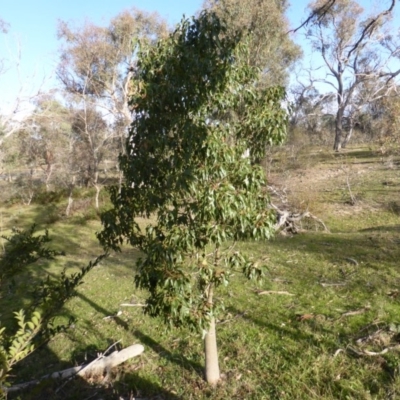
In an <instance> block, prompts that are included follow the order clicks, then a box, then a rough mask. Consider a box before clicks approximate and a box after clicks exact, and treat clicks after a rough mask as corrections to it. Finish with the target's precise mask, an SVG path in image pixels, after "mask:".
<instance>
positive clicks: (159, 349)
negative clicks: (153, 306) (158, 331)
mask: <svg viewBox="0 0 400 400" xmlns="http://www.w3.org/2000/svg"><path fill="white" fill-rule="evenodd" d="M132 333H133V334H134V335H135V336H136V337H137V338H138V339H139V340H140V343H142V344H143V345H145V346H148V347H150V348H151V349H152V350H153V351H154V352H155V353H157V354H158V355H159V356H160V357H162V358H165V359H166V360H168V361H169V362H173V363H175V364H177V365H178V366H179V367H183V368H185V369H186V370H187V371H189V372H193V371H195V372H196V373H197V374H199V375H202V376H203V372H204V367H203V366H202V365H200V364H199V363H197V362H194V361H191V360H189V359H187V358H186V357H185V356H184V355H183V354H182V352H179V353H176V352H175V353H173V352H171V351H170V350H167V349H166V348H165V347H163V346H162V345H161V344H160V343H159V342H157V341H156V340H154V339H152V338H151V337H150V336H148V335H146V334H145V333H143V332H142V331H140V330H138V329H136V330H134V331H133V332H132Z"/></svg>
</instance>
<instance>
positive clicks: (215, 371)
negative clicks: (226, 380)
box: [204, 317, 220, 385]
mask: <svg viewBox="0 0 400 400" xmlns="http://www.w3.org/2000/svg"><path fill="white" fill-rule="evenodd" d="M204 349H205V353H206V370H205V374H206V381H207V383H209V384H210V385H216V384H217V382H218V381H219V378H220V374H219V363H218V349H217V335H216V332H215V319H214V317H213V318H212V319H211V323H210V327H209V329H208V332H207V333H206V336H205V338H204Z"/></svg>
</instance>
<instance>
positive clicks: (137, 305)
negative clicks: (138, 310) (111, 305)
mask: <svg viewBox="0 0 400 400" xmlns="http://www.w3.org/2000/svg"><path fill="white" fill-rule="evenodd" d="M120 306H121V307H146V304H140V303H138V304H132V303H122V304H120Z"/></svg>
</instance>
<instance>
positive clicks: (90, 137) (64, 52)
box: [57, 8, 168, 194]
mask: <svg viewBox="0 0 400 400" xmlns="http://www.w3.org/2000/svg"><path fill="white" fill-rule="evenodd" d="M167 32H168V27H167V24H166V22H165V21H164V20H162V19H161V18H160V17H159V15H158V14H156V13H146V12H143V11H141V10H138V9H135V8H133V9H131V10H126V11H123V12H121V13H120V14H118V15H117V16H115V17H114V18H112V19H111V20H110V22H109V24H108V25H107V26H99V25H96V24H94V23H92V22H90V21H86V22H85V23H84V24H82V25H80V26H74V25H72V24H71V23H67V22H64V21H61V22H60V23H59V26H58V37H59V39H60V40H62V46H61V51H60V62H59V64H58V67H57V76H58V78H59V80H60V82H61V84H62V88H63V90H64V93H65V97H67V98H68V102H69V103H70V104H71V106H72V107H73V108H75V109H80V110H81V112H80V113H79V115H78V114H77V115H76V116H77V121H78V120H80V122H79V123H78V125H80V128H79V129H78V131H79V132H80V133H84V136H85V137H86V141H87V142H88V143H90V145H89V146H86V147H82V148H81V149H83V148H86V149H87V150H88V153H87V158H88V159H89V158H90V159H92V160H93V162H92V169H91V173H90V174H89V175H90V177H91V179H90V181H89V182H90V184H91V185H93V186H94V187H95V188H96V190H97V194H98V192H99V190H100V187H101V185H99V181H98V180H96V176H98V170H97V169H96V168H97V166H98V163H97V162H96V160H100V158H101V157H100V154H104V153H105V152H108V153H109V154H110V150H114V156H113V157H111V161H114V162H115V165H117V163H118V161H117V158H118V153H119V152H121V151H123V143H124V141H125V138H126V136H127V131H128V127H129V125H130V123H131V120H132V113H131V110H130V108H129V105H128V98H129V92H130V85H131V78H132V76H133V74H134V71H135V63H136V51H135V48H136V45H137V43H138V42H141V43H147V44H151V43H154V42H155V41H156V40H157V38H159V37H163V36H165V35H166V34H167ZM99 113H101V115H102V117H103V119H104V120H105V121H106V122H107V125H108V128H109V129H101V130H99V129H97V128H98V126H97V125H96V124H94V123H93V122H94V120H95V119H96V120H97V121H98V122H99V121H100V119H101V117H100V115H99ZM95 115H97V117H96V118H94V116H95ZM91 128H93V129H91ZM100 135H101V137H100ZM95 142H96V143H97V144H98V145H100V147H99V146H96V145H94V143H95ZM82 156H83V155H82ZM83 157H84V156H83ZM93 167H94V168H95V169H93Z"/></svg>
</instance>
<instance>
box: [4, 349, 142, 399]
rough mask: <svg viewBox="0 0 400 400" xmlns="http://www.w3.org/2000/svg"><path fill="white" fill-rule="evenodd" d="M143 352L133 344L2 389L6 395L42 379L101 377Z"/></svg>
mask: <svg viewBox="0 0 400 400" xmlns="http://www.w3.org/2000/svg"><path fill="white" fill-rule="evenodd" d="M143 351H144V347H143V346H142V345H141V344H134V345H132V346H129V347H127V348H125V349H122V350H120V351H114V352H112V353H111V354H110V355H109V356H104V354H101V355H100V356H99V357H97V358H96V359H95V360H93V361H92V362H91V363H89V364H87V365H82V366H79V367H73V368H68V369H64V370H63V371H58V372H53V373H52V374H48V375H45V376H42V377H41V378H40V379H36V380H34V381H30V382H25V383H20V384H18V385H15V386H11V387H9V388H6V387H4V388H2V389H3V390H4V391H5V392H6V393H10V392H16V391H18V390H22V389H25V388H27V387H28V386H32V385H36V384H38V383H40V382H41V381H42V380H44V379H67V378H72V377H74V376H80V377H82V378H85V377H88V376H91V375H101V374H103V373H104V371H109V370H110V369H112V368H114V367H116V366H117V365H119V364H122V363H123V362H125V361H127V360H129V359H131V358H133V357H136V356H138V355H140V354H142V353H143Z"/></svg>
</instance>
